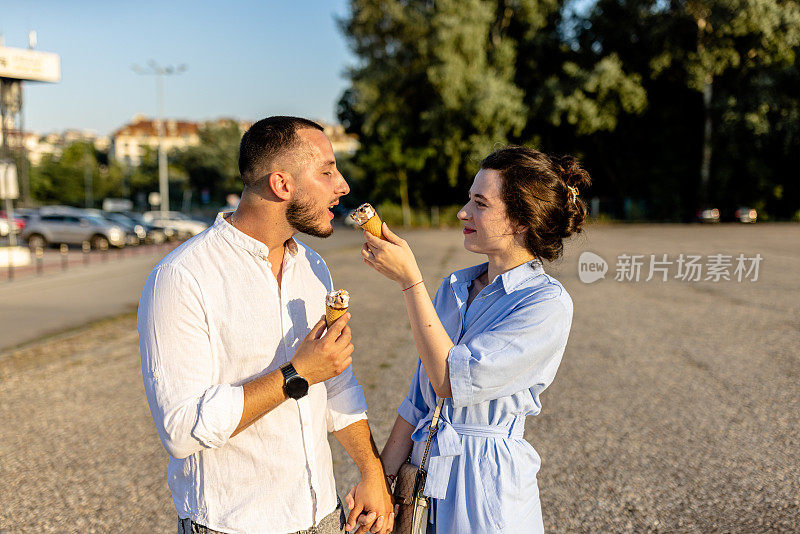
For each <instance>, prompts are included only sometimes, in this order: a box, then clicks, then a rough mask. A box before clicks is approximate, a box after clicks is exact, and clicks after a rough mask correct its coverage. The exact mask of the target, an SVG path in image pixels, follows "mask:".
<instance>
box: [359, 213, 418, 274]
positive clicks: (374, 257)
mask: <svg viewBox="0 0 800 534" xmlns="http://www.w3.org/2000/svg"><path fill="white" fill-rule="evenodd" d="M382 230H383V236H384V237H385V238H386V240H383V239H379V238H377V237H375V236H374V235H372V234H370V233H369V232H367V231H366V230H365V231H364V239H365V240H366V243H364V246H363V247H362V249H361V257H362V258H364V263H366V264H367V265H369V266H370V267H372V268H373V269H375V270H376V271H378V272H379V273H381V274H382V275H384V276H385V277H387V278H389V279H390V280H394V281H395V282H397V283H398V284H400V285H401V286H402V287H403V288H406V287H408V286H410V285H412V284H416V283H417V282H419V281H420V280H422V274H421V273H420V270H419V267H418V266H417V260H416V258H414V253H413V252H411V247H409V246H408V243H406V241H405V239H401V238H400V237H399V236H398V235H397V234H395V233H394V232H392V231H391V230H389V226H388V225H387V224H386V223H383V228H382Z"/></svg>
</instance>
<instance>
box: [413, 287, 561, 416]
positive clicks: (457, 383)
mask: <svg viewBox="0 0 800 534" xmlns="http://www.w3.org/2000/svg"><path fill="white" fill-rule="evenodd" d="M571 324H572V312H571V309H569V308H568V307H567V306H566V305H565V304H564V303H563V302H562V301H561V300H560V299H558V298H550V299H547V300H544V301H541V300H538V299H534V298H530V299H527V300H524V301H522V302H521V303H520V304H519V305H517V306H516V307H515V308H514V309H513V310H511V312H510V313H509V314H507V315H506V316H504V317H503V318H501V319H500V320H498V321H497V323H495V324H494V325H493V326H492V327H491V328H490V329H488V330H487V331H485V332H481V333H480V334H477V335H476V336H474V337H472V338H471V339H469V341H467V342H466V343H459V344H456V345H454V346H453V348H452V349H450V353H449V355H448V365H449V372H450V389H451V391H452V394H453V405H454V406H455V407H456V408H460V407H464V406H469V405H473V404H479V403H481V402H485V401H489V400H493V399H498V398H501V397H505V396H508V395H512V394H514V393H517V392H519V391H522V390H524V389H526V388H534V389H538V390H539V391H541V390H543V389H544V388H546V387H547V386H548V385H550V383H551V382H552V381H553V378H554V377H555V373H556V370H557V369H558V365H559V363H560V362H561V356H562V355H563V353H564V348H565V347H566V344H567V337H568V336H569V330H570V326H571ZM409 422H410V421H409Z"/></svg>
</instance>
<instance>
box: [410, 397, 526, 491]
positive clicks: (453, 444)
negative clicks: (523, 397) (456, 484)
mask: <svg viewBox="0 0 800 534" xmlns="http://www.w3.org/2000/svg"><path fill="white" fill-rule="evenodd" d="M432 418H433V412H432V411H431V412H429V413H428V415H427V416H425V417H424V418H422V420H420V422H419V423H417V428H416V429H415V430H414V433H413V434H411V439H413V440H414V441H417V442H425V441H427V439H428V427H429V426H430V423H431V419H432ZM524 433H525V417H524V416H521V417H516V418H515V419H514V420H513V421H512V422H511V424H510V425H504V426H500V425H467V424H452V423H450V422H449V421H446V420H445V418H444V417H440V418H439V425H438V430H437V432H436V435H435V436H433V439H432V440H431V452H430V457H429V458H428V466H427V472H428V476H427V479H426V481H425V491H424V492H423V493H424V494H425V495H427V496H428V497H433V498H434V499H444V498H445V496H446V494H447V484H448V482H449V481H450V470H451V468H452V466H453V459H454V458H455V457H456V456H459V455H460V454H461V453H462V452H463V447H462V445H461V436H477V437H484V438H510V439H522V437H523V434H524Z"/></svg>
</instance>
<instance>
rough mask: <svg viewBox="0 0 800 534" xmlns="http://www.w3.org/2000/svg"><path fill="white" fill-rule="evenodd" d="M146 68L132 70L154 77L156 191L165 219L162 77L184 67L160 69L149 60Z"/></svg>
mask: <svg viewBox="0 0 800 534" xmlns="http://www.w3.org/2000/svg"><path fill="white" fill-rule="evenodd" d="M147 66H148V68H146V69H143V68H142V67H140V66H139V65H134V66H133V70H134V72H136V73H137V74H146V75H155V77H156V95H157V98H158V118H157V120H158V190H159V194H160V196H161V216H162V217H165V216H166V215H167V211H169V175H168V170H167V153H166V151H165V150H164V135H165V128H164V76H171V75H173V74H180V73H182V72H183V71H185V70H186V65H178V66H177V67H173V66H172V65H168V66H166V67H162V66H161V65H159V64H158V63H156V62H155V61H154V60H152V59H151V60H150V61H148V62H147Z"/></svg>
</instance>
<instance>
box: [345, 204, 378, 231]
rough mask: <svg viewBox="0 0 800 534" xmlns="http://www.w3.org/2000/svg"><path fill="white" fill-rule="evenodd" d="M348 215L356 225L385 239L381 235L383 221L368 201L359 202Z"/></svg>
mask: <svg viewBox="0 0 800 534" xmlns="http://www.w3.org/2000/svg"><path fill="white" fill-rule="evenodd" d="M350 217H352V219H353V220H354V221H356V223H358V225H359V226H360V227H361V228H363V229H364V230H366V231H367V232H369V233H371V234H372V235H374V236H375V237H377V238H379V239H384V240H385V239H386V238H385V237H383V230H382V226H383V221H381V218H380V216H379V215H378V212H377V211H375V208H373V207H372V205H370V204H369V203H367V204H361V205H360V206H359V207H358V208H357V209H356V210H354V211H353V213H351V214H350Z"/></svg>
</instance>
